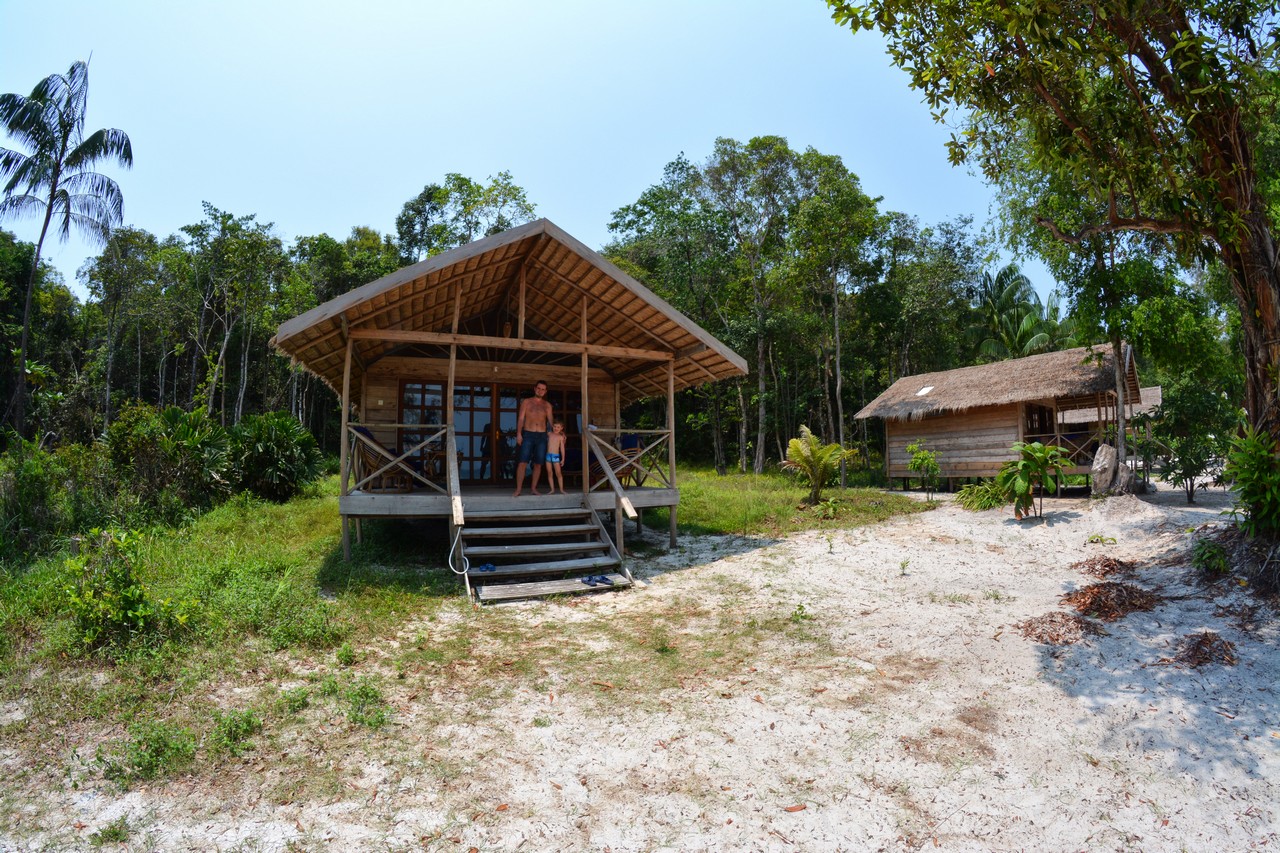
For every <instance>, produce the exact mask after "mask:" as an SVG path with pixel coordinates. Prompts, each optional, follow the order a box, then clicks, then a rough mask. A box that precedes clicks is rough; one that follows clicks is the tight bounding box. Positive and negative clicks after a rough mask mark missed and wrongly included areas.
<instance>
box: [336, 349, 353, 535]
mask: <svg viewBox="0 0 1280 853" xmlns="http://www.w3.org/2000/svg"><path fill="white" fill-rule="evenodd" d="M354 346H355V341H354V340H352V339H351V338H347V355H346V360H345V361H344V362H343V365H342V428H341V430H340V431H339V434H340V435H341V436H342V443H341V444H340V445H339V447H338V457H339V458H338V467H339V468H341V469H342V491H341V492H340V494H341V495H342V496H343V497H346V495H347V492H348V488H347V487H348V486H349V485H350V483H351V454H350V453H349V452H348V451H347V445H348V444H350V438H351V437H350V435H349V434H348V430H347V423H348V419H349V416H350V412H351V350H352V347H354ZM342 559H344V560H350V559H351V522H350V520H349V519H348V518H347V516H346V514H345V513H344V514H343V516H342Z"/></svg>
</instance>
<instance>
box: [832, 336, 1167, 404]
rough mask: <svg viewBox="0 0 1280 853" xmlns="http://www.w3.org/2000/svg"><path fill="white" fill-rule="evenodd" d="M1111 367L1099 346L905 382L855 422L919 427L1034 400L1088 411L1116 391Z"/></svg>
mask: <svg viewBox="0 0 1280 853" xmlns="http://www.w3.org/2000/svg"><path fill="white" fill-rule="evenodd" d="M1124 354H1125V366H1126V372H1127V374H1128V379H1127V382H1126V387H1125V393H1126V394H1128V395H1130V398H1131V399H1133V400H1136V401H1138V402H1141V401H1142V395H1141V393H1140V391H1139V387H1138V370H1137V368H1136V367H1135V366H1134V363H1133V349H1132V347H1130V346H1129V345H1128V344H1125V345H1124ZM1113 363H1114V359H1113V358H1112V357H1111V348H1110V346H1101V345H1099V346H1097V347H1077V348H1076V349H1069V350H1062V351H1061V352H1049V353H1043V354H1042V355H1031V356H1027V357H1026V358H1015V359H1010V360H1008V361H997V362H995V363H993V364H979V365H976V366H974V367H961V368H958V369H956V370H944V371H941V372H939V373H921V374H917V375H916V376H904V377H903V378H902V379H899V380H898V381H897V382H895V383H893V384H892V385H890V386H889V388H888V389H887V390H886V391H885V392H884V393H883V394H881V395H880V396H879V397H876V398H875V399H874V400H872V401H871V402H870V403H868V404H867V405H866V406H865V407H864V408H863V409H862V411H860V412H858V413H857V414H856V415H854V417H855V418H885V419H888V420H912V421H918V420H921V419H923V418H925V417H927V416H929V415H936V414H943V413H945V412H963V411H967V410H969V409H976V408H980V407H983V406H1000V405H1005V404H1008V403H1023V402H1030V401H1033V400H1045V401H1048V400H1056V401H1057V406H1058V408H1059V409H1081V408H1091V407H1094V406H1095V405H1096V403H1095V400H1096V395H1097V394H1100V393H1105V392H1107V391H1109V390H1113V389H1114V388H1115V371H1114V368H1113V367H1112V364H1113Z"/></svg>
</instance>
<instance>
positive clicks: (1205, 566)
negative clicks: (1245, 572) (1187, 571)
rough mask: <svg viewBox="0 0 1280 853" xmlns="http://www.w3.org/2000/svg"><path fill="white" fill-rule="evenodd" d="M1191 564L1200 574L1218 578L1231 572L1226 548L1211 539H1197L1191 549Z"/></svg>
mask: <svg viewBox="0 0 1280 853" xmlns="http://www.w3.org/2000/svg"><path fill="white" fill-rule="evenodd" d="M1191 565H1192V566H1194V567H1195V568H1196V570H1197V571H1199V572H1200V573H1201V574H1202V575H1204V576H1206V577H1210V578H1220V577H1225V576H1226V575H1229V574H1231V560H1230V559H1229V558H1228V557H1227V549H1226V548H1223V547H1222V546H1221V545H1220V544H1218V543H1217V542H1215V541H1214V540H1212V539H1197V540H1196V544H1195V545H1194V546H1193V547H1192V549H1191Z"/></svg>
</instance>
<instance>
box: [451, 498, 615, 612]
mask: <svg viewBox="0 0 1280 853" xmlns="http://www.w3.org/2000/svg"><path fill="white" fill-rule="evenodd" d="M466 520H467V524H466V526H465V527H463V528H462V533H461V546H462V553H463V555H464V556H465V557H466V558H467V562H468V564H469V568H468V570H467V582H468V585H469V586H470V587H471V589H472V590H473V591H474V592H475V594H476V598H477V599H478V600H479V601H480V602H481V603H482V604H483V603H486V602H491V601H509V600H512V599H518V598H537V597H539V596H544V595H567V594H575V593H581V592H601V591H603V590H607V589H624V588H626V587H629V586H631V585H632V584H633V579H632V577H631V573H630V572H629V571H628V570H627V569H626V567H625V566H623V565H622V557H621V555H620V554H619V553H618V549H617V547H616V546H615V545H614V543H613V540H612V539H610V537H609V534H608V532H607V531H606V530H605V527H604V524H603V523H602V522H601V520H600V516H599V515H598V514H597V513H596V511H595V510H593V509H591V508H589V507H557V508H550V507H548V508H530V509H509V510H489V511H481V512H468V513H467V515H466ZM601 577H604V578H607V579H608V583H605V582H604V581H601V580H599V578H601ZM588 581H590V582H588Z"/></svg>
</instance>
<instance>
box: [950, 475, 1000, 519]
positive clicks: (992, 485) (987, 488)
mask: <svg viewBox="0 0 1280 853" xmlns="http://www.w3.org/2000/svg"><path fill="white" fill-rule="evenodd" d="M1010 500H1012V498H1011V497H1010V495H1009V494H1008V493H1007V492H1006V491H1005V490H1004V489H1003V488H1002V487H1001V486H1000V484H999V483H998V482H996V481H995V480H982V481H981V482H977V483H966V484H965V485H963V486H961V487H960V490H959V491H958V492H956V503H958V504H960V506H962V507H964V508H965V509H967V510H972V511H973V512H982V511H983V510H988V509H995V508H997V507H1002V506H1004V505H1005V504H1007V503H1009V501H1010Z"/></svg>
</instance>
